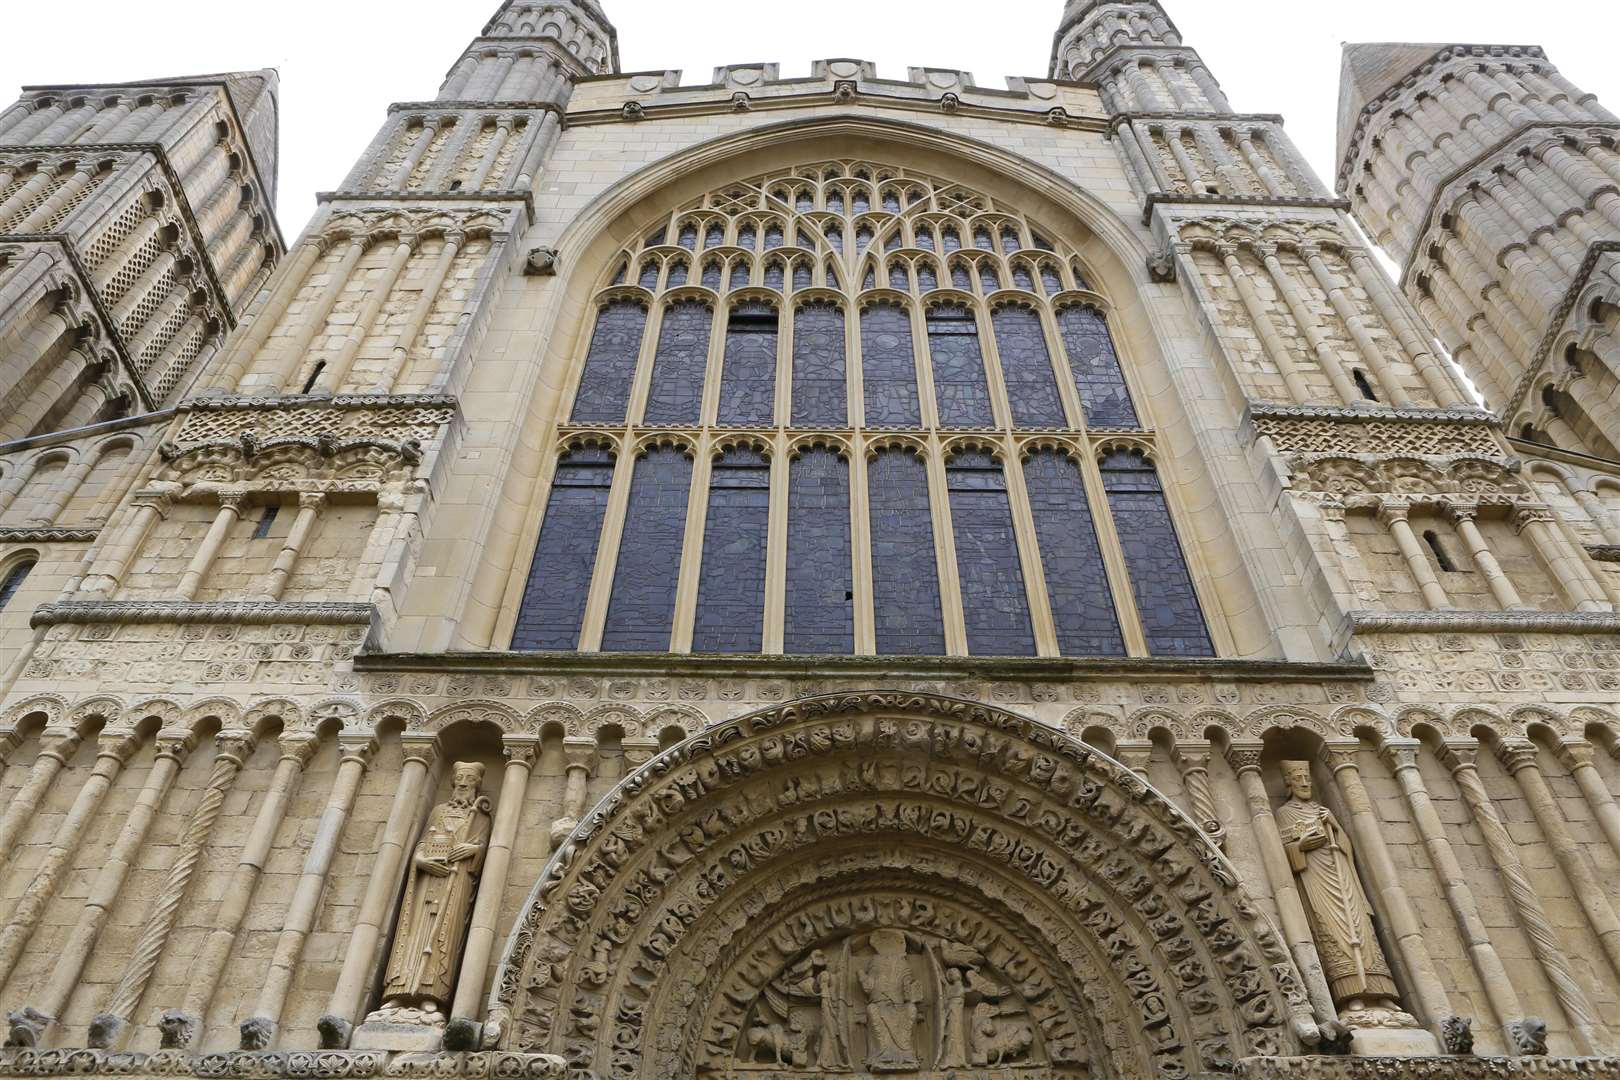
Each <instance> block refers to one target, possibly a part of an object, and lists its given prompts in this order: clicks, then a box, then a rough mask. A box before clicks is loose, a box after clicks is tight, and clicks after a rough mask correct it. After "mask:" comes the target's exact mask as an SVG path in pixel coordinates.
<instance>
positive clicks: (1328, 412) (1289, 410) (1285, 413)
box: [1249, 402, 1502, 427]
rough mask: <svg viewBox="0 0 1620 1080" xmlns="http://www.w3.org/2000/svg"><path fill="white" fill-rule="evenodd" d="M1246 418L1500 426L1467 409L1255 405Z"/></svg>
mask: <svg viewBox="0 0 1620 1080" xmlns="http://www.w3.org/2000/svg"><path fill="white" fill-rule="evenodd" d="M1249 416H1250V417H1252V418H1253V419H1255V420H1335V421H1341V422H1351V421H1360V420H1379V421H1388V420H1395V421H1404V422H1408V423H1419V424H1422V423H1434V422H1436V421H1452V422H1457V423H1472V424H1486V425H1488V426H1490V427H1501V426H1502V420H1501V418H1500V417H1498V416H1497V415H1496V414H1495V413H1493V412H1491V411H1490V410H1488V409H1472V408H1468V407H1466V406H1459V407H1457V408H1440V409H1424V408H1403V409H1396V408H1373V407H1371V406H1367V405H1277V404H1269V403H1268V404H1260V403H1258V402H1257V403H1254V404H1251V405H1250V406H1249Z"/></svg>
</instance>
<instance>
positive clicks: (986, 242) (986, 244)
mask: <svg viewBox="0 0 1620 1080" xmlns="http://www.w3.org/2000/svg"><path fill="white" fill-rule="evenodd" d="M973 246H974V247H976V248H978V249H979V250H980V251H994V250H996V246H995V244H993V243H991V241H990V230H989V229H974V230H973Z"/></svg>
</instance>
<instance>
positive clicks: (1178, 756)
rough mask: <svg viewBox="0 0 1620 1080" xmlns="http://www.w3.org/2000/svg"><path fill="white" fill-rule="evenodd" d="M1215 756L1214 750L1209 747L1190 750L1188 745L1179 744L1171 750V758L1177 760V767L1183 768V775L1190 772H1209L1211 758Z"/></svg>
mask: <svg viewBox="0 0 1620 1080" xmlns="http://www.w3.org/2000/svg"><path fill="white" fill-rule="evenodd" d="M1213 756H1214V754H1213V751H1212V750H1211V749H1210V748H1208V747H1199V748H1197V749H1191V750H1189V749H1187V748H1186V747H1183V746H1177V747H1176V748H1175V749H1174V750H1172V751H1170V760H1171V761H1173V762H1175V765H1176V768H1178V769H1180V770H1181V774H1182V775H1183V776H1185V775H1187V774H1188V773H1199V772H1201V773H1207V772H1208V771H1209V761H1210V758H1211V757H1213Z"/></svg>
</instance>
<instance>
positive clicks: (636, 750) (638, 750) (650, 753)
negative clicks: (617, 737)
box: [624, 739, 658, 769]
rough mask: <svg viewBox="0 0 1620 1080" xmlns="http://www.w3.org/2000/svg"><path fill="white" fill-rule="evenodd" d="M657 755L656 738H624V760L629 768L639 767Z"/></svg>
mask: <svg viewBox="0 0 1620 1080" xmlns="http://www.w3.org/2000/svg"><path fill="white" fill-rule="evenodd" d="M657 756H658V740H657V739H625V740H624V761H625V764H626V765H628V766H629V767H630V768H631V769H639V768H641V766H643V765H645V764H647V762H649V761H651V760H652V759H653V758H655V757H657Z"/></svg>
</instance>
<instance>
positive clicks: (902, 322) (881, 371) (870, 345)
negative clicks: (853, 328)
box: [861, 303, 922, 427]
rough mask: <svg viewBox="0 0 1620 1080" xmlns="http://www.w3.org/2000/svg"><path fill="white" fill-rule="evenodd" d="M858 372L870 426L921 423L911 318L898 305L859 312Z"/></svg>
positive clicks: (917, 424) (880, 305)
mask: <svg viewBox="0 0 1620 1080" xmlns="http://www.w3.org/2000/svg"><path fill="white" fill-rule="evenodd" d="M861 372H862V382H863V383H864V384H865V387H866V423H867V424H868V425H869V426H871V427H885V426H893V427H917V426H919V425H921V424H922V411H921V409H920V408H919V406H918V404H917V358H916V355H915V353H914V352H913V351H912V344H911V316H910V315H909V314H908V313H907V312H906V310H905V309H904V308H902V307H901V306H900V305H898V304H889V303H879V304H873V305H872V306H871V307H869V308H867V309H866V310H865V311H863V312H861Z"/></svg>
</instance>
